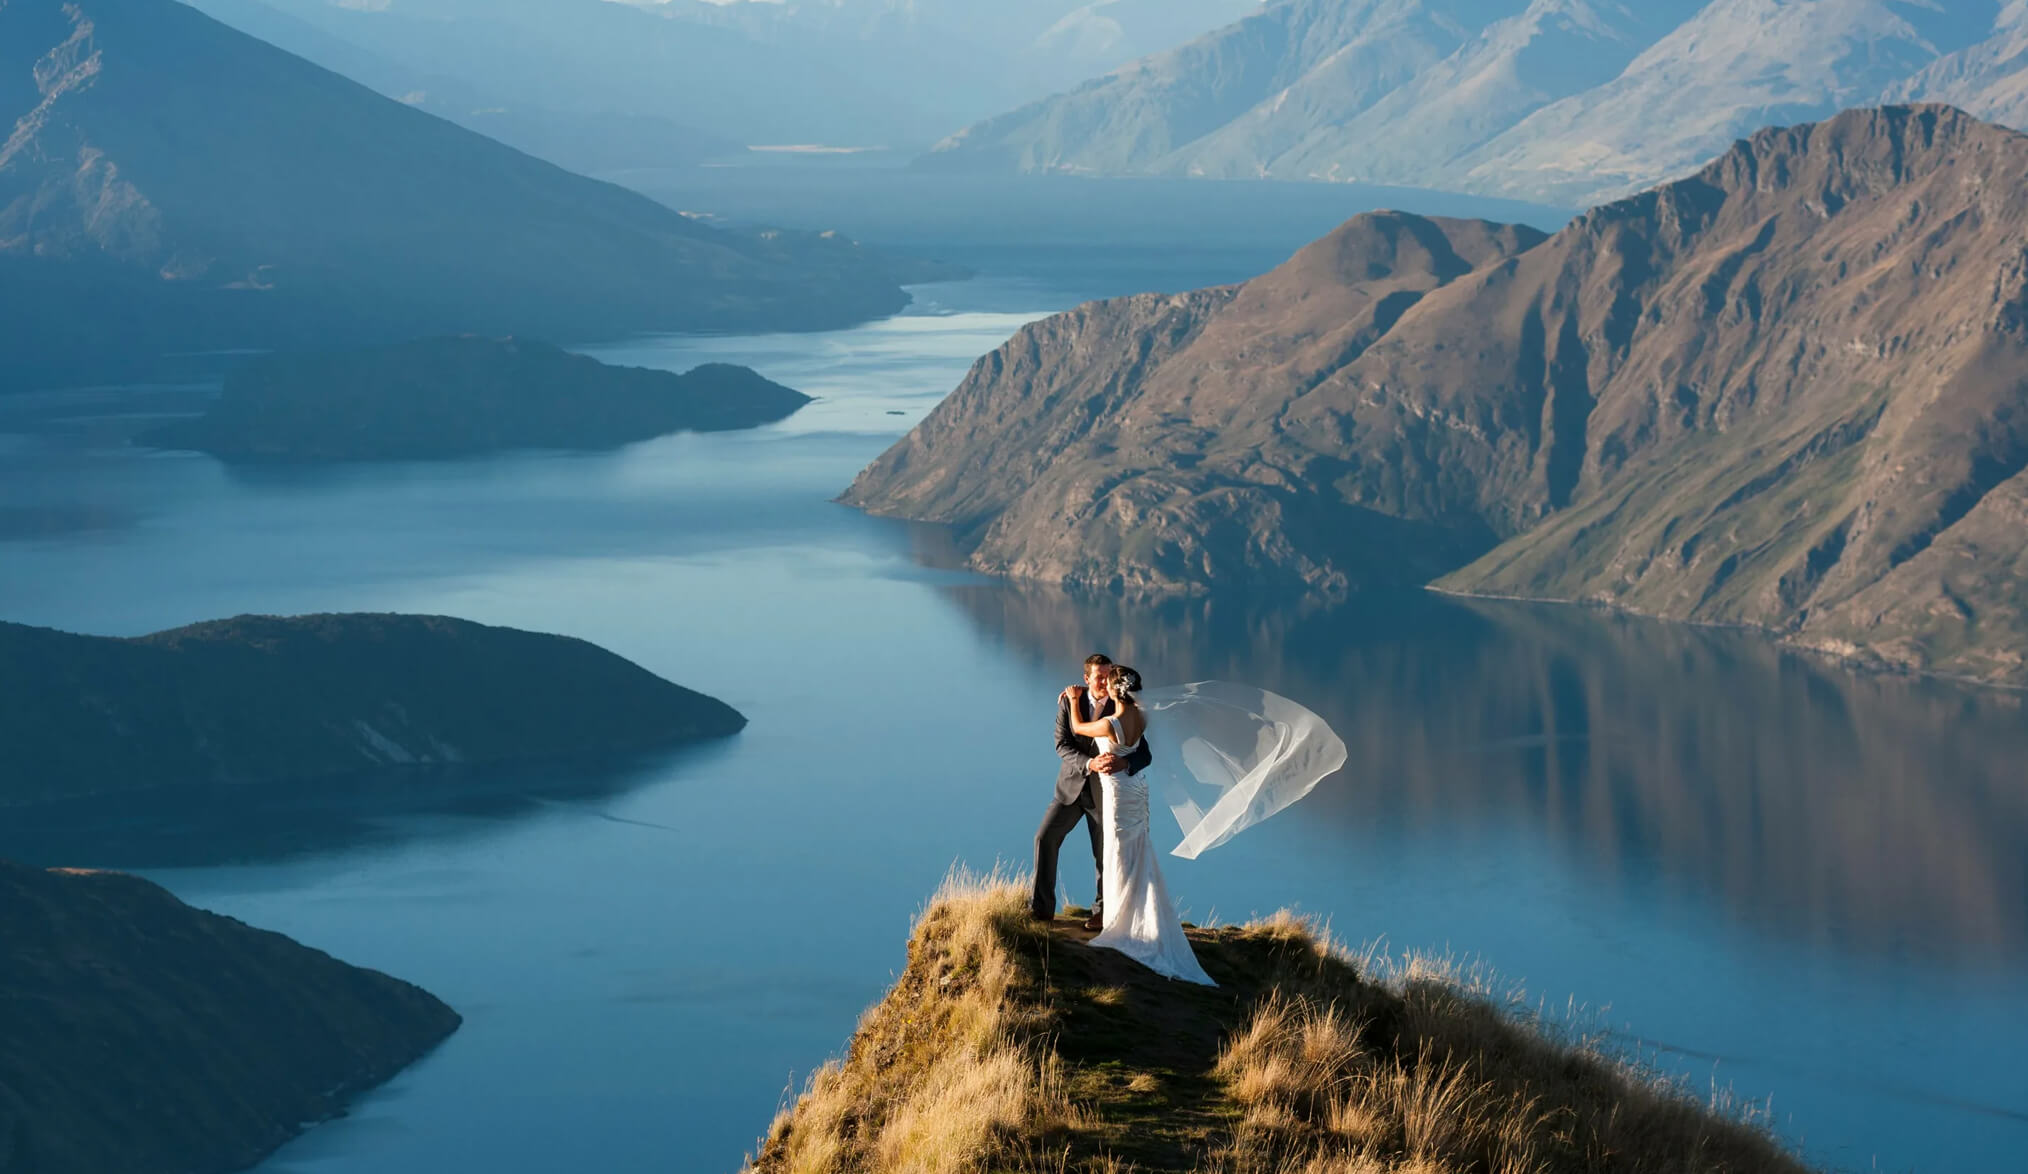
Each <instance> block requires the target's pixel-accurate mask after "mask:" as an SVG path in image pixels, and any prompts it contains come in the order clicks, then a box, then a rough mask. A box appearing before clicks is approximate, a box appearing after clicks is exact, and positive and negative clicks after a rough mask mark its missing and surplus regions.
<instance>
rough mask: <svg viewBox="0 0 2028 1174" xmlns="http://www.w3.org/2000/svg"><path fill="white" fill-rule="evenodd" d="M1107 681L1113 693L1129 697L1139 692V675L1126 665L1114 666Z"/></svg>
mask: <svg viewBox="0 0 2028 1174" xmlns="http://www.w3.org/2000/svg"><path fill="white" fill-rule="evenodd" d="M1109 680H1110V682H1111V686H1112V691H1113V692H1114V693H1125V694H1128V695H1129V696H1131V695H1132V694H1135V693H1139V692H1140V691H1141V674H1139V673H1137V672H1135V671H1134V670H1133V669H1130V668H1128V667H1127V666H1126V665H1123V664H1116V665H1114V666H1113V672H1112V676H1111V677H1110V678H1109Z"/></svg>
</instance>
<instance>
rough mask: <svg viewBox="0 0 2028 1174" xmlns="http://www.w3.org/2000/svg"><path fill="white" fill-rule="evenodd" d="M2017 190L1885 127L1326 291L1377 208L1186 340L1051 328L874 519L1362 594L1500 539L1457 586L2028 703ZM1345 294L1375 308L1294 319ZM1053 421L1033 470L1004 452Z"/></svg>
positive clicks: (884, 463) (923, 445) (1002, 553)
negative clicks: (1895, 671) (1451, 261)
mask: <svg viewBox="0 0 2028 1174" xmlns="http://www.w3.org/2000/svg"><path fill="white" fill-rule="evenodd" d="M2024 190H2028V136H2023V135H2020V134H2017V133H2015V132H2012V131H2008V130H2004V129H2001V128H1999V127H1995V126H1991V125H1988V124H1984V123H1981V122H1978V121H1977V120H1975V119H1973V118H1971V117H1970V116H1968V115H1965V114H1963V113H1962V112H1959V111H1957V110H1954V109H1951V108H1948V107H1937V106H1922V107H1890V108H1885V109H1879V110H1866V111H1853V112H1848V113H1846V114H1843V115H1840V116H1839V117H1837V118H1835V119H1833V120H1831V121H1828V122H1825V123H1820V124H1815V125H1811V126H1802V127H1794V128H1787V129H1777V130H1769V131H1764V132H1762V133H1760V134H1758V135H1756V136H1755V137H1754V138H1753V139H1752V140H1751V141H1749V142H1743V143H1740V144H1738V145H1737V146H1735V147H1734V149H1733V150H1731V151H1729V152H1728V153H1727V154H1725V155H1724V156H1723V157H1721V158H1720V159H1718V160H1717V161H1715V162H1714V163H1712V164H1711V165H1710V166H1709V167H1707V168H1705V169H1704V170H1703V171H1701V172H1699V173H1698V174H1697V175H1695V176H1692V177H1690V178H1688V179H1685V180H1682V181H1680V182H1677V183H1673V184H1670V185H1667V186H1665V187H1662V188H1659V189H1656V190H1654V191H1650V192H1647V193H1645V194H1643V195H1640V196H1636V197H1633V198H1631V199H1628V200H1624V201H1621V202H1619V203H1616V204H1611V205H1608V206H1605V207H1602V208H1599V209H1596V210H1594V211H1592V212H1590V213H1588V214H1586V215H1585V216H1583V217H1581V218H1579V219H1578V220H1577V221H1575V222H1573V223H1572V224H1571V225H1570V226H1569V227H1568V228H1566V229H1565V230H1564V231H1562V232H1560V233H1558V234H1557V235H1556V236H1555V237H1553V238H1550V239H1549V240H1547V241H1544V242H1542V243H1540V244H1537V245H1535V246H1534V247H1532V248H1528V249H1526V251H1525V252H1520V253H1519V254H1518V255H1508V254H1506V253H1502V252H1500V251H1499V250H1498V249H1496V248H1486V249H1483V250H1481V251H1479V252H1478V253H1476V254H1471V255H1470V256H1467V254H1468V253H1469V252H1470V251H1469V250H1460V252H1459V254H1458V255H1459V258H1460V261H1465V262H1469V261H1472V260H1476V262H1477V263H1476V264H1473V265H1471V266H1470V271H1469V272H1463V273H1458V274H1451V275H1449V277H1448V280H1435V279H1434V278H1435V277H1437V276H1438V275H1439V274H1441V267H1440V266H1439V267H1436V268H1434V269H1428V272H1429V273H1430V274H1431V277H1430V278H1423V279H1421V285H1420V287H1417V285H1416V278H1414V277H1405V276H1404V275H1405V274H1411V275H1413V274H1419V273H1421V272H1423V268H1427V267H1423V268H1419V267H1418V264H1417V263H1414V262H1410V263H1404V262H1403V257H1402V256H1401V254H1400V252H1399V250H1397V252H1396V253H1395V254H1393V255H1391V258H1390V260H1391V263H1383V264H1375V265H1368V266H1366V267H1363V268H1362V267H1360V266H1358V265H1352V266H1348V267H1344V268H1341V269H1340V270H1338V271H1337V273H1336V275H1335V276H1334V277H1333V278H1332V279H1329V280H1324V281H1319V280H1317V279H1316V276H1315V275H1316V274H1317V269H1316V266H1317V263H1318V258H1317V257H1316V256H1314V255H1313V254H1314V252H1315V250H1316V249H1318V248H1327V247H1330V242H1333V241H1335V242H1338V244H1337V247H1338V248H1340V249H1343V248H1345V247H1347V246H1351V245H1354V244H1355V243H1357V244H1358V247H1360V248H1362V249H1363V248H1367V247H1368V246H1367V245H1366V244H1365V243H1364V242H1367V241H1370V240H1372V239H1375V238H1376V237H1377V236H1378V235H1380V230H1381V229H1382V227H1383V226H1386V225H1390V224H1395V225H1402V226H1407V225H1410V224H1415V223H1418V222H1416V221H1414V219H1413V218H1408V217H1383V218H1374V219H1368V218H1362V219H1361V220H1357V221H1354V222H1352V223H1351V224H1349V225H1347V226H1346V227H1345V228H1343V229H1341V230H1340V231H1339V232H1338V233H1337V234H1335V235H1334V236H1333V237H1332V238H1328V240H1327V242H1325V243H1324V244H1320V245H1319V246H1313V248H1312V250H1308V251H1306V252H1305V254H1303V255H1300V256H1299V257H1298V258H1296V259H1295V260H1294V261H1292V262H1291V263H1290V264H1289V265H1288V266H1285V267H1284V268H1283V269H1281V270H1277V271H1276V272H1275V273H1273V274H1270V275H1268V276H1267V277H1265V278H1262V279H1259V280H1258V281H1256V282H1254V283H1251V284H1249V285H1248V286H1245V287H1242V288H1241V290H1240V291H1238V292H1237V293H1225V294H1222V295H1208V294H1207V295H1194V297H1195V298H1197V299H1198V301H1197V302H1190V301H1177V302H1174V303H1173V304H1174V305H1176V306H1177V307H1179V309H1178V310H1177V311H1176V313H1177V314H1180V313H1182V311H1181V309H1180V308H1181V307H1184V306H1198V307H1199V308H1197V309H1196V310H1195V317H1193V318H1192V320H1191V322H1190V325H1189V327H1188V330H1187V333H1188V335H1189V338H1188V340H1187V342H1188V345H1187V346H1178V345H1177V342H1178V335H1179V332H1181V328H1180V327H1178V326H1176V325H1174V324H1173V323H1165V322H1160V321H1154V320H1150V321H1148V322H1143V323H1132V322H1129V321H1128V319H1129V318H1130V317H1131V316H1132V315H1133V314H1134V313H1136V312H1139V313H1142V314H1144V315H1145V314H1147V303H1143V302H1132V301H1130V302H1127V303H1113V304H1101V305H1097V306H1092V307H1087V308H1085V309H1083V310H1080V311H1077V312H1076V313H1075V314H1073V315H1068V316H1063V317H1059V318H1057V319H1052V320H1050V321H1048V322H1045V323H1040V324H1037V326H1036V327H1033V328H1031V329H1030V331H1029V332H1027V333H1025V334H1024V335H1023V336H1020V337H1017V338H1016V339H1015V340H1014V341H1013V342H1012V343H1010V344H1008V346H1007V347H1006V348H1003V349H1002V351H1001V352H999V353H998V354H996V355H995V356H992V357H990V358H988V359H987V360H984V361H982V363H981V365H980V366H979V367H978V368H976V369H975V370H974V371H973V373H972V375H971V376H970V377H969V378H968V380H967V382H966V384H965V386H964V387H962V388H961V389H960V391H959V393H958V394H956V395H954V396H952V397H951V399H950V400H949V401H948V402H947V403H946V404H945V405H944V406H943V407H942V408H940V409H939V410H938V412H936V413H934V414H933V415H932V416H931V417H930V418H929V419H928V420H925V421H924V423H923V425H922V426H921V427H920V428H918V429H917V431H916V432H915V433H914V434H913V435H911V436H910V437H909V438H907V439H905V440H904V441H903V442H902V443H901V444H899V445H897V446H896V448H895V449H894V450H893V451H891V452H889V453H888V454H886V455H885V456H883V457H882V458H881V459H880V461H879V462H877V463H876V464H875V465H874V466H872V467H871V468H869V469H868V470H867V471H866V472H865V473H864V474H862V475H861V478H860V480H859V481H858V482H857V483H855V485H854V486H853V488H852V490H851V492H850V493H849V494H848V497H847V500H849V501H852V502H854V503H855V504H860V505H864V506H867V507H868V508H873V509H877V510H882V511H886V512H897V513H905V514H909V515H910V516H919V517H929V518H934V519H936V520H945V521H954V522H959V523H962V524H966V525H968V526H971V527H973V528H974V529H975V530H977V531H978V538H977V543H978V546H977V553H976V555H975V560H976V562H977V564H978V565H979V566H980V567H982V568H983V569H987V570H994V571H1001V572H1005V573H1011V574H1016V575H1025V576H1032V577H1039V578H1045V579H1057V580H1064V581H1071V582H1084V583H1093V584H1113V585H1119V586H1130V587H1132V586H1145V587H1161V588H1182V589H1198V588H1208V587H1215V586H1221V585H1227V584H1237V583H1246V584H1256V585H1277V586H1294V587H1302V588H1306V589H1316V588H1325V589H1335V588H1338V587H1342V586H1344V585H1347V584H1351V583H1357V582H1360V581H1368V580H1373V579H1376V578H1382V577H1398V576H1404V575H1405V576H1415V575H1420V574H1423V573H1424V571H1425V570H1427V569H1428V568H1429V566H1430V565H1431V563H1432V562H1441V561H1443V560H1445V559H1449V560H1452V566H1453V567H1456V566H1457V565H1458V564H1461V563H1463V562H1464V561H1465V560H1466V559H1468V558H1471V556H1472V555H1473V554H1476V553H1478V552H1479V551H1483V550H1485V548H1486V547H1491V546H1493V545H1494V543H1495V541H1499V542H1500V545H1498V546H1497V548H1496V549H1492V550H1490V551H1486V552H1485V553H1484V554H1483V556H1482V557H1478V558H1477V559H1476V560H1475V561H1471V562H1470V564H1469V565H1465V566H1463V567H1462V569H1456V570H1454V572H1453V573H1451V574H1450V575H1448V576H1447V577H1445V578H1444V579H1443V580H1441V583H1440V585H1441V586H1443V587H1445V588H1448V589H1453V590H1460V591H1470V592H1481V593H1492V594H1511V595H1522V596H1530V597H1537V598H1558V599H1588V600H1597V601H1602V602H1607V603H1611V604H1614V605H1617V606H1621V607H1626V608H1629V609H1633V610H1638V611H1643V612H1649V613H1653V614H1657V615H1664V616H1671V617H1675V618H1681V619H1694V620H1701V621H1714V622H1735V623H1747V624H1755V625H1761V626H1765V627H1769V628H1772V629H1775V630H1778V631H1780V632H1783V633H1785V634H1787V635H1788V636H1790V637H1791V638H1792V639H1794V640H1796V641H1798V642H1801V643H1804V644H1808V645H1812V646H1816V647H1821V648H1826V649H1831V650H1835V651H1839V652H1842V653H1847V654H1859V655H1864V656H1867V657H1872V658H1877V659H1880V660H1884V661H1886V662H1889V663H1892V664H1896V665H1901V666H1905V667H1911V668H1919V669H1925V670H1932V671H1939V672H1946V673H1952V674H1962V675H1966V676H1972V677H1976V678H1979V679H1983V680H1988V681H1995V682H2007V683H2018V684H2028V659H2024V656H2028V613H2024V610H2023V607H2022V590H2021V588H2022V584H2023V583H2024V578H2023V574H2024V571H2028V565H2024V561H2023V560H2024V547H2023V539H2022V535H2023V529H2022V524H2021V523H2022V521H2023V520H2024V519H2028V476H2024V475H2023V469H2024V467H2028V204H2024V203H2023V202H2022V201H2021V200H2020V198H2019V197H2020V193H2021V192H2022V191H2024ZM1432 227H1438V228H1440V229H1441V230H1442V231H1444V232H1445V233H1450V234H1453V235H1454V234H1455V232H1456V229H1455V228H1453V227H1451V226H1432ZM1476 231H1477V232H1478V233H1479V234H1480V236H1481V238H1482V239H1484V240H1486V241H1488V242H1492V241H1495V240H1498V239H1500V238H1499V237H1498V236H1497V233H1496V231H1495V230H1493V229H1492V228H1490V227H1489V226H1484V227H1480V228H1478V229H1477V230H1476ZM1507 239H1508V240H1515V238H1513V237H1511V236H1510V237H1508V238H1507ZM1515 243H1516V244H1517V245H1525V244H1526V243H1528V242H1526V241H1516V242H1515ZM1510 251H1511V250H1510ZM1306 270H1307V271H1308V274H1309V275H1308V276H1306ZM1270 290H1273V291H1278V295H1279V299H1280V300H1279V302H1278V303H1275V304H1274V305H1273V306H1272V307H1270V306H1269V305H1267V304H1265V303H1256V304H1259V305H1261V306H1262V309H1263V311H1264V312H1262V313H1260V314H1258V315H1257V316H1256V317H1254V318H1253V319H1251V321H1248V320H1247V319H1246V318H1245V317H1244V316H1242V315H1241V314H1240V312H1239V307H1240V306H1241V305H1242V304H1245V302H1246V300H1247V299H1248V297H1249V296H1250V295H1253V294H1255V293H1262V294H1264V293H1266V292H1267V291H1270ZM1424 291H1427V292H1426V294H1424V296H1420V297H1419V298H1417V297H1414V295H1415V294H1423V293H1424ZM1304 295H1308V297H1307V298H1306V297H1305V296H1304ZM1390 295H1392V296H1393V297H1394V298H1395V299H1396V300H1395V301H1394V302H1392V303H1390V302H1389V301H1388V298H1389V296H1390ZM1218 298H1222V299H1223V302H1222V303H1221V302H1218V301H1217V299H1218ZM1317 298H1325V299H1331V300H1340V301H1342V302H1343V304H1344V305H1345V306H1346V307H1347V308H1346V309H1344V310H1337V311H1334V310H1329V309H1323V308H1322V307H1318V309H1319V310H1320V311H1321V312H1320V313H1319V314H1318V315H1317V316H1315V317H1307V318H1306V317H1305V315H1304V314H1303V313H1300V312H1297V313H1290V312H1289V311H1288V308H1289V307H1303V306H1315V305H1316V302H1315V299H1317ZM1411 298H1412V299H1413V300H1414V304H1413V305H1412V306H1409V307H1408V308H1406V309H1405V311H1402V312H1399V313H1398V317H1397V316H1395V315H1390V314H1386V313H1371V314H1367V315H1366V316H1365V317H1364V318H1362V317H1361V316H1360V312H1359V311H1357V310H1354V309H1352V308H1351V306H1352V305H1353V304H1354V303H1356V304H1358V305H1361V306H1366V307H1370V308H1372V309H1373V310H1375V311H1378V310H1379V309H1380V308H1381V307H1383V306H1389V305H1393V306H1399V305H1401V304H1402V303H1403V302H1404V301H1407V300H1410V299H1411ZM1199 303H1203V304H1202V305H1201V306H1200V305H1199ZM1200 319H1201V320H1200ZM1228 324H1230V327H1231V329H1226V327H1227V325H1228ZM1328 326H1335V327H1336V333H1335V334H1334V335H1333V337H1334V339H1336V340H1337V342H1338V345H1337V347H1336V349H1335V351H1334V350H1333V348H1332V347H1331V346H1329V345H1326V344H1324V343H1323V342H1322V338H1321V334H1320V330H1323V329H1326V328H1327V327H1328ZM1053 342H1054V343H1059V346H1058V347H1057V349H1054V350H1049V351H1047V352H1046V357H1040V356H1039V355H1038V348H1047V347H1048V346H1049V345H1050V344H1051V343H1053ZM1108 343H1110V346H1109V345H1108ZM1064 344H1068V345H1064ZM1298 354H1299V355H1301V356H1303V358H1302V359H1301V360H1298V361H1293V362H1292V361H1289V359H1288V357H1287V356H1291V355H1298ZM1094 373H1096V374H1094ZM1213 388H1215V389H1217V390H1216V392H1215V393H1212V394H1198V395H1195V396H1193V395H1192V394H1190V392H1191V390H1193V389H1203V390H1204V391H1207V392H1208V391H1210V389H1213ZM1037 389H1040V392H1038V390H1037ZM1036 415H1041V416H1045V417H1047V418H1048V421H1049V422H1050V423H1052V424H1053V425H1055V427H1056V432H1055V434H1054V435H1050V434H1047V433H1042V432H1040V431H1039V430H1038V429H1036V428H1034V427H1032V426H1029V427H1027V429H1026V430H1027V432H1029V433H1033V434H1035V438H1043V439H1046V441H1047V442H1046V443H1043V444H1033V443H1026V442H1024V443H1022V444H1020V445H1019V446H1018V448H1017V450H1016V451H1022V452H1024V453H1026V454H1029V459H1028V460H1027V461H1026V462H1025V463H1024V462H1017V461H1011V460H1005V459H999V458H996V456H995V454H994V452H993V450H992V449H991V448H990V447H989V446H985V445H980V444H978V443H977V442H976V440H975V439H974V438H976V437H978V436H979V435H981V434H982V433H984V432H986V431H987V430H989V429H992V428H994V427H997V426H999V425H1000V423H1001V422H1002V421H1003V420H1006V419H1010V418H1013V419H1023V420H1026V419H1029V418H1032V417H1034V416H1036ZM1214 430H1216V431H1214ZM1037 454H1039V455H1037ZM966 466H969V467H968V468H964V467H966ZM961 468H962V471H961V472H959V473H956V474H953V473H951V472H948V470H959V469H961ZM939 470H946V472H942V473H940V472H939ZM954 476H955V477H956V478H957V480H953V479H952V478H953V477H954ZM968 480H969V482H975V483H978V484H981V485H985V484H990V485H992V486H994V491H993V492H985V491H982V490H981V489H979V488H977V487H972V488H970V489H969V491H968V492H965V493H963V494H958V493H953V492H951V490H952V489H954V488H956V487H958V486H959V485H960V484H964V483H966V482H967V481H968ZM929 503H933V504H934V508H925V505H926V504H929ZM1475 543H1476V544H1478V550H1474V549H1473V546H1474V544H1475Z"/></svg>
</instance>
